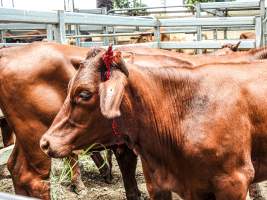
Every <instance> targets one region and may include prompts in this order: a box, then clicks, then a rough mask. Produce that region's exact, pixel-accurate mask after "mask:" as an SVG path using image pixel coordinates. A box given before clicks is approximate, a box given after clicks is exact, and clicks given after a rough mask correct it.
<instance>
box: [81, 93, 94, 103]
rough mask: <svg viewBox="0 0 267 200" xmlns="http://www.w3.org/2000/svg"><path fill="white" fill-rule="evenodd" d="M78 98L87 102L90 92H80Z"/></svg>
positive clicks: (90, 95)
mask: <svg viewBox="0 0 267 200" xmlns="http://www.w3.org/2000/svg"><path fill="white" fill-rule="evenodd" d="M79 97H80V98H81V99H82V100H84V101H87V100H89V99H90V98H91V97H92V93H91V92H88V91H81V92H80V93H79Z"/></svg>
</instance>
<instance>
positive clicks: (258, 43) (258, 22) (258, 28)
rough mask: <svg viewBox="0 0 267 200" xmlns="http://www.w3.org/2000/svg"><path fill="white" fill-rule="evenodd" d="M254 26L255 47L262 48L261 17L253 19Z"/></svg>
mask: <svg viewBox="0 0 267 200" xmlns="http://www.w3.org/2000/svg"><path fill="white" fill-rule="evenodd" d="M255 21H256V24H255V32H256V47H260V46H262V38H263V37H262V35H263V34H262V33H263V32H262V19H261V17H256V18H255Z"/></svg>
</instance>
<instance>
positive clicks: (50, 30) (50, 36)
mask: <svg viewBox="0 0 267 200" xmlns="http://www.w3.org/2000/svg"><path fill="white" fill-rule="evenodd" d="M46 38H47V40H48V41H52V40H54V37H53V26H52V24H47V26H46Z"/></svg>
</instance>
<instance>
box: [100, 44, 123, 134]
mask: <svg viewBox="0 0 267 200" xmlns="http://www.w3.org/2000/svg"><path fill="white" fill-rule="evenodd" d="M102 58H103V61H104V63H105V65H106V68H107V71H106V72H105V77H106V80H109V78H110V68H111V64H112V62H113V60H114V56H113V50H112V45H110V46H109V47H108V50H107V51H106V52H105V53H104V55H103V56H102ZM115 60H116V59H115ZM112 132H113V135H116V136H118V135H120V133H119V132H118V124H117V122H116V121H115V119H113V121H112Z"/></svg>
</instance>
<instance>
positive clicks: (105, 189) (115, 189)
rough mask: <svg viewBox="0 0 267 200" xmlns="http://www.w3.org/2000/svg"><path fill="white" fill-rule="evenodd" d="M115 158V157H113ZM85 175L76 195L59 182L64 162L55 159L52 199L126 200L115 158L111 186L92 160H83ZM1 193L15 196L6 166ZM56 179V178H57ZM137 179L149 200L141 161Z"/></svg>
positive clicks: (0, 170)
mask: <svg viewBox="0 0 267 200" xmlns="http://www.w3.org/2000/svg"><path fill="white" fill-rule="evenodd" d="M113 157H114V156H113ZM81 162H82V163H83V170H82V171H83V173H82V182H83V184H84V186H85V187H84V188H83V189H82V190H81V191H79V192H78V194H76V193H75V192H73V189H72V188H71V187H70V185H68V184H67V185H65V184H64V183H62V182H61V181H59V180H58V177H59V176H62V174H60V173H61V171H62V166H63V164H62V163H63V162H62V161H59V160H56V159H53V173H52V175H51V178H52V179H53V181H52V187H51V197H52V199H54V200H63V199H64V200H74V199H75V200H76V199H81V200H92V199H94V200H124V199H126V197H125V191H124V187H123V183H122V177H121V173H120V171H119V167H118V165H117V162H116V160H115V159H114V158H113V170H112V173H113V180H112V183H111V184H107V183H105V182H104V180H103V178H102V177H101V176H100V175H99V172H98V169H97V168H96V167H95V165H94V163H93V162H92V160H91V159H88V160H87V161H86V162H84V161H83V160H82V161H81ZM0 175H1V176H0V191H1V192H7V193H12V194H14V188H13V185H12V180H11V177H10V175H9V172H8V171H7V168H6V166H2V167H1V168H0ZM55 177H56V178H55ZM136 178H137V181H138V187H139V189H140V190H141V192H142V197H143V198H144V199H148V194H147V191H146V185H145V180H144V177H143V173H142V168H141V165H140V161H138V166H137V173H136ZM174 199H175V200H179V199H180V198H179V197H178V196H176V195H175V196H174Z"/></svg>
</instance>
